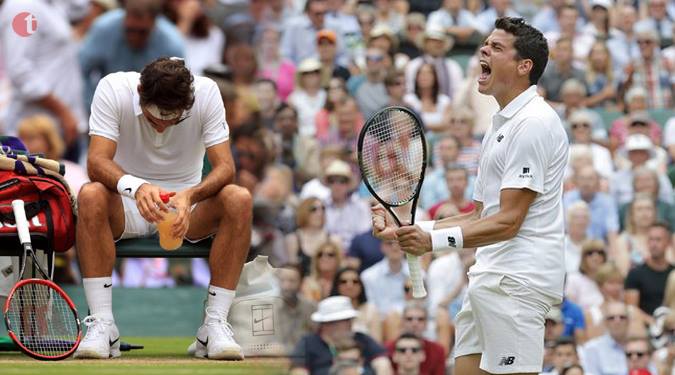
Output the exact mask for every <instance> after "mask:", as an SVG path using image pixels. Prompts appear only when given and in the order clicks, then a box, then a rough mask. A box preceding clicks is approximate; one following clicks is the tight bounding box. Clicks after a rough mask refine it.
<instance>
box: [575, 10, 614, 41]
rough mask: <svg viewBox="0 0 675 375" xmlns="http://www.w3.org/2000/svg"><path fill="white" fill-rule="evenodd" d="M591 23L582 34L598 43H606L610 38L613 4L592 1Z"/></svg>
mask: <svg viewBox="0 0 675 375" xmlns="http://www.w3.org/2000/svg"><path fill="white" fill-rule="evenodd" d="M590 3H591V14H590V19H589V20H588V21H589V22H588V23H587V24H586V26H585V27H584V28H583V30H582V32H583V33H585V34H586V35H588V36H590V37H592V38H593V39H595V40H596V41H605V40H607V39H608V38H609V36H610V19H609V15H610V12H611V11H612V2H611V1H608V0H592V1H591V2H590Z"/></svg>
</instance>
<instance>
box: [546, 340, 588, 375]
mask: <svg viewBox="0 0 675 375" xmlns="http://www.w3.org/2000/svg"><path fill="white" fill-rule="evenodd" d="M552 357H553V358H552V363H553V368H552V369H551V371H548V372H544V373H542V375H560V374H562V372H563V370H564V369H566V368H568V367H570V366H574V365H579V354H578V353H577V345H576V343H575V342H574V339H573V338H571V337H567V336H561V337H559V338H558V339H557V340H556V341H555V343H554V346H553V355H552Z"/></svg>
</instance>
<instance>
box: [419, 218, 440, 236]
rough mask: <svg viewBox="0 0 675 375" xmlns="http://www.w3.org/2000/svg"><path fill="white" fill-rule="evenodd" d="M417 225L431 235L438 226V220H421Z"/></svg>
mask: <svg viewBox="0 0 675 375" xmlns="http://www.w3.org/2000/svg"><path fill="white" fill-rule="evenodd" d="M415 224H417V226H419V227H420V228H422V230H423V231H425V232H428V233H431V231H432V230H434V225H436V220H420V221H418V222H417V223H415Z"/></svg>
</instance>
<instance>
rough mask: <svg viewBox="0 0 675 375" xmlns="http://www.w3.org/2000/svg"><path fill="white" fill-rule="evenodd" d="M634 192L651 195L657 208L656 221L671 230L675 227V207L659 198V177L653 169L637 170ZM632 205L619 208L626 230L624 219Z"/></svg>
mask: <svg viewBox="0 0 675 375" xmlns="http://www.w3.org/2000/svg"><path fill="white" fill-rule="evenodd" d="M633 191H634V192H635V194H647V195H649V196H650V197H651V198H652V200H653V201H654V204H655V206H656V220H657V221H662V222H665V223H668V224H669V225H670V228H671V230H673V227H674V226H675V217H674V215H675V210H673V205H672V204H669V203H666V202H664V201H662V200H661V199H660V198H659V175H658V173H656V171H654V170H653V169H650V168H647V167H640V168H638V169H636V170H635V174H634V176H633ZM629 207H630V203H626V204H624V205H622V206H621V207H620V208H619V224H620V226H621V228H625V224H626V223H625V222H624V219H625V217H626V211H627V210H628V208H629Z"/></svg>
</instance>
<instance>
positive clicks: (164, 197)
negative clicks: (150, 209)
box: [159, 191, 176, 203]
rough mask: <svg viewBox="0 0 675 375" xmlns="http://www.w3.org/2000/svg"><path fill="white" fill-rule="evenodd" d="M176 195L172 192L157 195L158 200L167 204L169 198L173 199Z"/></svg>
mask: <svg viewBox="0 0 675 375" xmlns="http://www.w3.org/2000/svg"><path fill="white" fill-rule="evenodd" d="M174 195H176V192H174V191H172V192H170V193H160V194H159V199H161V200H162V202H164V203H169V198H171V197H173V196H174Z"/></svg>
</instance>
